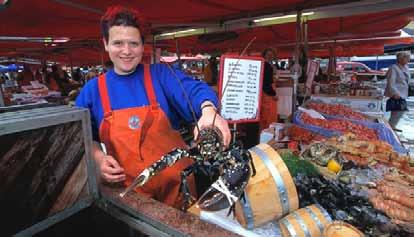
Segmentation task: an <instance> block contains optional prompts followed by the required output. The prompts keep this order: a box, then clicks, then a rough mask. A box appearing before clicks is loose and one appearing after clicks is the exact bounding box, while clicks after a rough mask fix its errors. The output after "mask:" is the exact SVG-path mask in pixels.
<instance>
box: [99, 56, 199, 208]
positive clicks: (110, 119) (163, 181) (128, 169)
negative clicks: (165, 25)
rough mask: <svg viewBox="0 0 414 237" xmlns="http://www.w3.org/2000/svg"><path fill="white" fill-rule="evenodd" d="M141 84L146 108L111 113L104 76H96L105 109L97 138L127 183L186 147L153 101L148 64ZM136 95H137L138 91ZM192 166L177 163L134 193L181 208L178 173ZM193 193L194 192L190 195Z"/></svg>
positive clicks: (184, 161)
mask: <svg viewBox="0 0 414 237" xmlns="http://www.w3.org/2000/svg"><path fill="white" fill-rule="evenodd" d="M144 85H145V91H146V93H147V98H148V101H149V105H148V106H141V107H134V108H127V109H120V110H111V106H110V100H109V96H108V92H107V86H106V80H105V74H102V75H101V76H99V79H98V86H99V94H100V95H101V102H102V106H103V110H104V118H103V120H102V123H101V125H100V129H99V136H100V138H101V141H102V142H104V143H105V146H106V147H107V150H108V154H110V155H112V156H113V157H115V158H116V159H117V160H118V162H119V163H120V165H121V166H122V167H123V168H124V170H125V174H126V180H125V182H124V184H125V185H126V186H127V185H129V184H131V182H132V180H133V179H134V178H135V177H136V176H137V175H138V174H140V173H141V172H142V170H143V169H145V168H147V167H149V166H150V165H151V164H153V163H154V162H155V161H157V160H159V159H160V158H161V156H163V155H164V154H166V153H168V152H170V151H171V150H173V149H174V148H177V147H180V148H185V146H186V145H185V143H184V141H183V140H182V138H181V136H180V134H179V132H177V131H176V130H174V129H172V128H171V126H170V122H169V120H168V118H167V116H166V115H165V113H164V111H163V110H162V109H161V108H160V106H159V104H158V103H157V101H156V96H155V92H154V89H153V86H152V80H151V73H150V68H149V65H147V64H146V65H144ZM137 93H138V92H137ZM191 164H192V161H191V160H190V159H188V158H184V159H182V160H180V161H178V162H177V163H176V164H175V165H174V166H172V167H169V168H166V169H165V170H163V171H162V172H161V173H159V174H158V175H156V176H154V177H153V178H152V179H150V181H149V182H148V183H146V184H145V185H144V186H143V187H140V188H137V189H136V191H137V192H139V193H141V194H144V195H145V196H148V197H151V198H154V199H156V200H158V201H161V202H164V203H166V204H168V205H170V206H174V207H177V208H180V207H181V205H182V199H181V196H182V195H180V193H179V191H180V190H179V187H180V183H181V176H180V172H181V171H182V170H183V169H185V168H187V167H188V166H189V165H191ZM188 182H189V185H190V190H192V191H193V190H195V186H194V180H193V178H188ZM192 194H194V192H192Z"/></svg>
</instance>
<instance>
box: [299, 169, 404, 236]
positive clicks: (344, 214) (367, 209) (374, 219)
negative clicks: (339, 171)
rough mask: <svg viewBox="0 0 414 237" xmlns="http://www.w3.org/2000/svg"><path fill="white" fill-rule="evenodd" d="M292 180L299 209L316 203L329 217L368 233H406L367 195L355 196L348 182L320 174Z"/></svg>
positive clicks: (375, 234)
mask: <svg viewBox="0 0 414 237" xmlns="http://www.w3.org/2000/svg"><path fill="white" fill-rule="evenodd" d="M294 180H295V184H296V188H297V191H298V195H299V201H300V207H301V208H302V207H306V206H308V205H312V204H315V203H316V204H319V205H321V206H322V207H324V208H325V209H326V210H327V211H328V213H329V214H330V215H331V217H332V219H334V220H341V221H345V222H347V223H350V224H352V225H353V226H355V227H357V228H358V229H359V230H361V231H363V232H364V233H365V235H367V236H379V235H384V234H386V235H388V234H391V236H406V234H405V233H404V232H403V231H401V230H400V229H399V228H398V226H397V225H395V224H392V223H391V220H390V219H389V218H388V217H387V216H386V215H384V214H383V213H381V212H380V211H378V210H376V209H375V208H373V207H372V205H371V204H370V203H369V201H368V199H367V198H365V197H362V196H358V195H355V193H354V192H352V190H351V189H350V187H349V186H348V185H346V184H344V183H341V182H339V181H336V180H326V179H325V178H323V177H322V176H314V177H309V176H305V175H302V174H298V175H297V176H296V177H295V178H294Z"/></svg>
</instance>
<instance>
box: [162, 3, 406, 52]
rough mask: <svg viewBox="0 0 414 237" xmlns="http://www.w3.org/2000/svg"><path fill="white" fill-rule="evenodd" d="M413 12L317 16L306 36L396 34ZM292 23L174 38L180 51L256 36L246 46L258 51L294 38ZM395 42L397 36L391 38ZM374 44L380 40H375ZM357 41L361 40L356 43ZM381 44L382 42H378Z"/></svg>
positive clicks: (227, 46) (230, 47)
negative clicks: (222, 36)
mask: <svg viewBox="0 0 414 237" xmlns="http://www.w3.org/2000/svg"><path fill="white" fill-rule="evenodd" d="M412 16H414V9H412V8H411V9H404V10H398V11H387V12H381V13H375V14H366V15H358V16H351V17H339V18H329V19H320V20H314V21H309V22H308V40H309V41H310V42H313V41H323V40H332V41H333V40H344V39H361V38H373V37H395V36H399V35H400V32H399V29H402V28H403V27H404V26H406V25H407V24H408V23H409V22H410V19H411V17H412ZM295 26H296V23H287V24H279V25H272V26H266V27H256V28H250V29H242V30H237V31H235V32H236V33H237V35H238V37H237V38H235V39H232V40H225V41H222V42H214V43H211V44H209V43H203V42H202V41H201V40H199V36H191V37H185V38H178V39H177V40H178V41H179V43H180V48H181V49H182V50H183V51H191V52H203V51H214V50H226V51H239V52H240V51H241V49H243V48H244V47H245V46H246V45H247V43H248V42H249V41H250V40H252V39H253V38H254V37H256V40H255V41H254V43H253V44H252V45H251V47H250V50H252V51H257V50H259V51H261V50H262V49H264V48H266V47H276V48H278V47H281V46H284V45H286V44H292V43H294V42H295V41H296V28H295ZM394 42H396V43H398V40H394ZM161 43H162V44H166V45H169V47H170V48H171V49H173V48H174V47H175V45H176V44H175V40H164V41H161ZM376 43H377V44H378V43H380V42H378V41H377V42H376ZM360 45H361V43H360ZM382 46H384V45H382Z"/></svg>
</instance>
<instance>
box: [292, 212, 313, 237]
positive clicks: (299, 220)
mask: <svg viewBox="0 0 414 237" xmlns="http://www.w3.org/2000/svg"><path fill="white" fill-rule="evenodd" d="M292 215H293V217H294V218H295V219H296V221H297V222H298V223H299V225H300V227H301V228H302V230H303V233H305V236H306V237H311V233H310V232H309V228H308V226H307V225H306V224H305V222H303V219H302V217H300V216H299V215H298V213H296V212H292Z"/></svg>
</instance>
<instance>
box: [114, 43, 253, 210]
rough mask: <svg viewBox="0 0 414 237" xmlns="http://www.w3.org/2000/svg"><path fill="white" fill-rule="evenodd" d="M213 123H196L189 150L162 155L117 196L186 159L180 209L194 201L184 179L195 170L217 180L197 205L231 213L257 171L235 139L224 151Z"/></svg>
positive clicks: (218, 131) (220, 138) (250, 158)
mask: <svg viewBox="0 0 414 237" xmlns="http://www.w3.org/2000/svg"><path fill="white" fill-rule="evenodd" d="M255 39H256V37H254V38H253V39H252V40H251V41H250V42H249V43H248V44H247V46H246V47H245V48H244V49H243V51H242V53H241V54H240V56H242V55H243V54H244V52H246V50H247V48H248V47H249V46H250V44H251V43H252V42H253V41H254V40H255ZM239 59H240V58H239ZM167 66H168V68H169V69H170V71H171V72H172V74H173V75H174V76H175V78H176V79H177V81H178V83H180V84H181V82H180V79H179V78H178V76H177V75H176V74H175V72H174V70H173V69H172V68H171V66H170V65H168V64H167ZM233 72H234V70H233V71H231V73H230V78H231V77H232V73H233ZM229 82H230V80H228V81H227V84H226V85H225V87H224V89H223V94H224V92H225V91H226V88H227V85H228V83H229ZM183 94H184V96H185V99H186V100H187V102H188V104H189V106H190V108H191V110H192V114H193V117H194V122H196V121H197V120H196V119H195V116H194V114H195V113H194V110H193V109H192V106H191V103H190V100H189V98H188V95H187V94H186V92H185V91H183ZM216 115H217V111H216ZM214 121H215V118H214V119H213V123H212V125H211V126H208V127H203V128H201V129H200V128H199V127H198V126H197V124H196V128H197V130H198V132H199V133H198V137H197V139H196V142H195V145H194V146H192V147H190V149H188V150H186V149H181V148H176V149H173V150H172V151H170V152H169V153H167V154H165V155H164V156H162V157H161V159H159V160H158V161H156V162H154V163H153V164H152V165H151V166H149V167H148V168H146V169H144V170H143V171H142V172H141V174H139V175H138V176H137V177H136V178H135V179H134V180H133V182H132V183H131V184H130V185H129V186H128V187H127V188H126V189H125V191H124V192H122V193H121V194H120V196H121V197H123V196H124V195H125V194H126V193H128V192H129V191H131V190H133V189H134V188H136V187H140V186H143V185H145V183H147V182H148V181H149V179H150V178H151V177H153V176H155V175H157V174H158V173H159V172H161V171H162V170H164V169H165V168H167V167H170V166H173V165H174V164H175V163H176V162H177V161H179V160H180V159H183V158H184V157H189V158H191V159H193V160H194V161H195V162H194V163H193V164H192V165H190V166H189V167H187V168H185V169H184V170H183V171H182V172H181V185H180V192H181V193H182V194H183V196H184V205H183V206H182V210H184V211H186V210H187V209H188V208H189V207H190V205H191V204H193V203H194V202H195V198H194V197H192V196H191V193H190V189H189V185H188V183H187V177H188V176H189V175H191V174H193V173H194V172H195V170H196V169H200V170H203V171H205V172H206V173H208V175H209V176H210V177H214V179H216V177H217V179H216V180H215V181H214V182H213V183H212V185H211V186H210V187H209V188H207V190H206V191H205V192H204V193H203V194H202V195H201V196H200V198H199V199H198V201H197V206H198V207H199V208H200V209H202V210H205V211H219V210H223V209H226V208H229V207H230V209H229V213H228V214H230V212H231V211H234V207H235V203H236V201H237V200H238V199H240V198H241V197H242V196H243V194H244V189H245V188H246V186H247V183H248V182H249V179H250V177H251V176H254V175H255V174H256V170H255V168H254V164H253V159H252V156H251V154H250V152H249V151H248V150H245V149H243V146H242V144H241V143H240V142H237V141H236V139H234V141H233V142H232V143H231V144H230V146H229V149H227V150H225V149H224V144H223V135H222V133H221V131H220V130H219V129H218V128H217V127H215V126H214ZM234 136H235V135H234Z"/></svg>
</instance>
